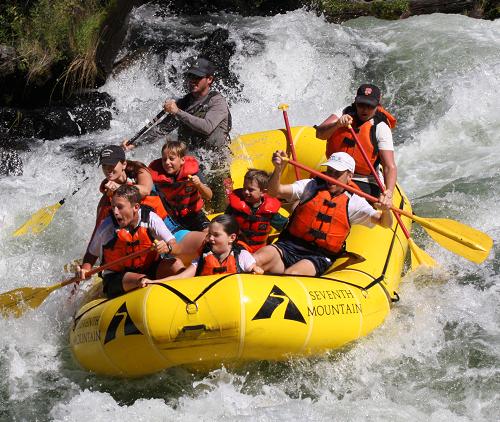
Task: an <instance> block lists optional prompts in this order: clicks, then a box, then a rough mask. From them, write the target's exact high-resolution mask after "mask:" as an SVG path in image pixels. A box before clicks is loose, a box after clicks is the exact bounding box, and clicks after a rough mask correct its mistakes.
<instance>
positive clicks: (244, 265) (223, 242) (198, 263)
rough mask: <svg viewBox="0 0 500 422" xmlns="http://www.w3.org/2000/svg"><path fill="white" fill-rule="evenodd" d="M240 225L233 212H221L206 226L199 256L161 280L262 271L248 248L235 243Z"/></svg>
mask: <svg viewBox="0 0 500 422" xmlns="http://www.w3.org/2000/svg"><path fill="white" fill-rule="evenodd" d="M238 232H239V227H238V223H237V222H236V219H235V218H234V217H233V216H232V215H227V214H220V215H218V216H217V217H215V218H214V219H213V220H212V221H211V222H210V224H209V226H208V233H207V237H206V243H205V247H204V248H203V251H202V253H201V256H200V257H199V258H198V259H197V260H195V261H193V262H192V263H191V265H190V266H188V267H187V268H186V269H185V270H184V271H182V272H181V273H179V274H176V275H173V276H170V277H167V278H164V279H162V280H161V281H168V280H176V279H180V278H189V277H194V276H198V275H213V274H218V275H222V274H235V273H253V274H263V271H262V268H260V267H259V266H257V264H256V262H255V259H254V257H253V256H252V254H251V253H250V252H248V251H247V250H246V249H244V248H243V246H241V245H240V244H239V243H238Z"/></svg>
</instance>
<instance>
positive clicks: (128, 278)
mask: <svg viewBox="0 0 500 422" xmlns="http://www.w3.org/2000/svg"><path fill="white" fill-rule="evenodd" d="M144 277H145V274H139V273H125V274H124V275H123V279H122V286H123V291H125V292H128V291H130V290H133V289H136V288H137V287H143V286H142V279H143V278H144Z"/></svg>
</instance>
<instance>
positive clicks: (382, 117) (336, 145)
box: [326, 105, 396, 175]
mask: <svg viewBox="0 0 500 422" xmlns="http://www.w3.org/2000/svg"><path fill="white" fill-rule="evenodd" d="M343 114H349V115H350V116H352V117H353V119H354V122H353V125H352V127H353V129H354V131H355V132H356V133H357V135H358V139H359V142H360V143H361V145H362V146H363V149H364V150H365V152H366V155H367V156H368V158H369V159H370V162H371V163H372V165H373V167H375V168H376V167H377V166H378V164H379V161H380V160H379V154H378V142H377V136H376V130H377V125H378V124H379V123H381V122H385V123H386V124H387V125H388V126H389V127H390V128H391V129H392V128H394V127H395V126H396V118H395V117H394V116H393V115H392V114H391V113H389V112H388V111H387V110H385V109H384V108H383V107H382V106H381V105H379V106H378V107H377V111H376V113H375V116H374V117H373V119H370V120H368V121H367V122H359V121H357V120H358V119H357V117H356V109H355V108H354V106H350V107H347V108H346V109H344V111H343ZM360 123H361V124H360ZM340 151H343V152H347V153H348V154H349V155H350V156H352V157H353V158H354V161H355V162H356V170H355V171H356V173H357V174H362V175H369V174H371V171H370V167H368V164H366V162H365V160H364V158H363V154H362V153H361V150H360V149H359V148H357V147H356V141H355V140H354V137H353V136H352V133H351V131H350V130H349V128H347V127H341V128H339V129H336V130H335V131H334V132H333V133H332V136H330V138H328V141H327V143H326V156H327V157H329V156H330V155H332V154H333V153H334V152H340Z"/></svg>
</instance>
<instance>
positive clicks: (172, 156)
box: [149, 140, 212, 231]
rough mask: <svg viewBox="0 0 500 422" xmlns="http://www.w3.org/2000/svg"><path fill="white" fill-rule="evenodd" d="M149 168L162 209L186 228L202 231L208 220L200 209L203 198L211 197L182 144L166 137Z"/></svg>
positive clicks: (193, 159)
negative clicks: (161, 201) (158, 156)
mask: <svg viewBox="0 0 500 422" xmlns="http://www.w3.org/2000/svg"><path fill="white" fill-rule="evenodd" d="M149 170H150V173H151V176H152V178H153V182H154V184H155V186H156V189H157V191H158V192H159V194H160V196H162V198H163V199H164V201H165V208H167V211H168V212H169V213H170V214H172V215H173V217H174V218H175V220H176V221H177V222H178V223H179V224H181V225H182V226H183V227H185V228H186V229H188V230H197V231H202V230H204V229H206V227H207V226H208V224H209V223H210V221H209V220H208V218H207V216H206V215H205V213H204V212H203V206H204V205H205V202H204V200H208V201H209V200H210V199H212V190H211V189H210V188H209V187H208V186H207V185H206V184H205V181H204V178H203V175H202V174H201V173H200V167H199V163H198V160H197V159H196V158H195V157H192V156H190V155H186V144H185V143H184V142H180V141H173V140H167V142H166V143H165V145H163V147H162V149H161V158H159V159H157V160H154V161H152V162H151V163H150V164H149Z"/></svg>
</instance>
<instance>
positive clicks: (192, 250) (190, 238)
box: [179, 232, 207, 267]
mask: <svg viewBox="0 0 500 422" xmlns="http://www.w3.org/2000/svg"><path fill="white" fill-rule="evenodd" d="M206 237H207V233H206V232H190V233H188V234H186V236H184V238H183V239H182V240H181V241H180V242H179V246H180V254H179V258H180V259H182V261H183V262H184V264H185V266H186V267H187V266H189V265H190V264H191V261H192V260H193V259H194V258H196V257H197V256H199V255H200V252H201V246H202V245H203V242H204V241H205V238H206Z"/></svg>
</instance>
